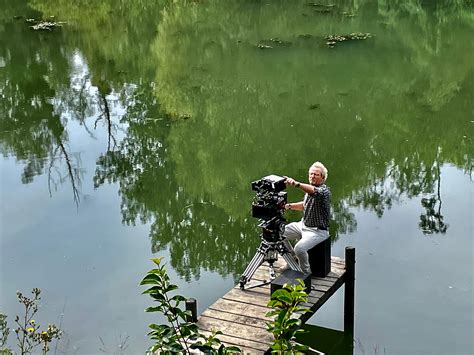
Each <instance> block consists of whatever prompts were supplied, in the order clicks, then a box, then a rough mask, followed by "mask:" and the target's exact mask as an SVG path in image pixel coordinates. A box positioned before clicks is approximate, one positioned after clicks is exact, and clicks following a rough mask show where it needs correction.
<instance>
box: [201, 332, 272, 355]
mask: <svg viewBox="0 0 474 355" xmlns="http://www.w3.org/2000/svg"><path fill="white" fill-rule="evenodd" d="M201 331H202V333H203V334H205V335H207V336H209V335H211V332H209V331H207V330H201ZM217 338H218V339H219V340H220V341H221V342H222V343H223V344H224V345H226V346H229V345H234V346H238V347H239V348H240V350H242V353H243V354H260V353H263V352H265V351H266V350H267V349H268V348H269V346H267V344H262V343H261V342H260V341H253V340H248V339H240V338H235V337H233V336H228V335H225V334H220V335H218V336H217Z"/></svg>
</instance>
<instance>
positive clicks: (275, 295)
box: [272, 288, 289, 299]
mask: <svg viewBox="0 0 474 355" xmlns="http://www.w3.org/2000/svg"><path fill="white" fill-rule="evenodd" d="M281 295H287V296H288V295H289V292H288V291H287V290H285V289H284V288H280V289H278V290H276V291H275V292H273V293H272V299H278V297H279V296H281Z"/></svg>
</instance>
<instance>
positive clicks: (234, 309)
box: [202, 298, 270, 320]
mask: <svg viewBox="0 0 474 355" xmlns="http://www.w3.org/2000/svg"><path fill="white" fill-rule="evenodd" d="M209 309H213V310H216V311H225V312H227V313H233V314H245V315H246V316H248V317H253V318H259V319H263V320H266V319H267V318H266V317H265V314H266V313H267V312H268V311H269V310H270V309H269V308H267V307H264V306H256V305H253V304H248V303H244V302H236V301H229V300H226V299H222V298H221V299H219V300H217V301H216V302H215V303H214V304H213V305H212V306H210V307H209ZM202 314H203V315H206V311H204V312H203V313H202Z"/></svg>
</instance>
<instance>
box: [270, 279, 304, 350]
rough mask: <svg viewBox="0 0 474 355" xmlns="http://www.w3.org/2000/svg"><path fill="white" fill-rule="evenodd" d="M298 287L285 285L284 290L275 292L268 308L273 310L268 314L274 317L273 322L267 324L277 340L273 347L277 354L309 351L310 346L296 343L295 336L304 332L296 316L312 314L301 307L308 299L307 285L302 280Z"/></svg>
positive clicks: (298, 280)
mask: <svg viewBox="0 0 474 355" xmlns="http://www.w3.org/2000/svg"><path fill="white" fill-rule="evenodd" d="M297 282H298V283H297V284H296V285H289V284H285V285H283V288H281V289H279V290H276V291H275V292H273V294H272V296H271V299H270V301H269V302H268V304H267V306H268V307H271V308H273V310H272V311H270V312H268V313H267V314H266V316H267V317H274V320H273V321H272V322H268V323H267V330H268V331H269V332H270V333H272V334H273V337H274V338H275V340H274V341H273V344H272V346H271V348H272V350H273V351H275V352H278V353H280V352H284V353H287V352H289V353H293V352H298V351H303V352H304V351H306V350H308V348H309V347H308V346H306V345H302V344H298V343H296V342H295V336H296V334H298V333H302V332H304V330H303V329H301V320H300V319H296V318H294V314H295V313H297V312H299V313H306V312H310V310H309V309H307V308H303V307H300V304H301V303H304V302H306V301H307V299H308V294H307V293H306V292H305V285H304V283H303V281H302V280H301V279H297Z"/></svg>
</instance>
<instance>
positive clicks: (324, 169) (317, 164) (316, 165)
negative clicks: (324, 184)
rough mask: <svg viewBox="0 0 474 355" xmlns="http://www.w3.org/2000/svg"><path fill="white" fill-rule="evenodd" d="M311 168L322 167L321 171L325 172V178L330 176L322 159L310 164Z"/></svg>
mask: <svg viewBox="0 0 474 355" xmlns="http://www.w3.org/2000/svg"><path fill="white" fill-rule="evenodd" d="M310 168H319V169H321V172H322V174H323V180H324V181H326V180H327V178H328V169H326V167H325V166H324V164H323V163H321V162H320V161H317V162H314V163H313V165H311V166H310Z"/></svg>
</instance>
